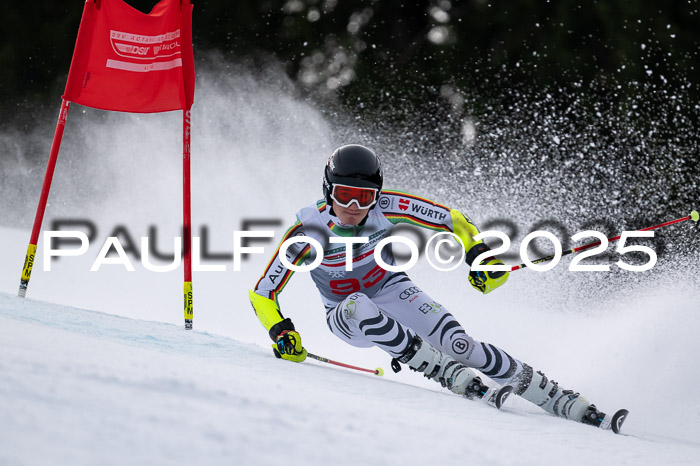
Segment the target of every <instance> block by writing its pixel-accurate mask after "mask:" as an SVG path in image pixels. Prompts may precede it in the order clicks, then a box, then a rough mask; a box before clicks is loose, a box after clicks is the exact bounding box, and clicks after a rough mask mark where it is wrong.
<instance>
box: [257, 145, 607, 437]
mask: <svg viewBox="0 0 700 466" xmlns="http://www.w3.org/2000/svg"><path fill="white" fill-rule="evenodd" d="M382 185H383V174H382V168H381V165H380V161H379V159H378V158H377V156H376V155H375V153H374V152H373V151H372V150H370V149H368V148H366V147H364V146H361V145H345V146H342V147H340V148H338V149H336V150H335V151H334V152H333V154H332V155H331V156H330V158H329V159H328V162H327V163H326V167H325V172H324V176H323V193H324V198H325V199H323V200H320V201H318V202H316V203H314V204H313V205H311V206H309V207H306V208H303V209H301V210H300V211H299V213H298V214H297V222H296V223H295V224H294V225H293V226H292V227H291V228H290V229H289V230H287V232H286V233H285V235H284V237H283V238H282V242H284V241H285V240H287V239H288V238H292V237H298V236H303V237H308V238H313V239H315V240H317V241H318V242H319V243H320V244H321V245H322V246H323V260H322V262H321V263H320V265H318V266H317V267H316V268H314V269H312V270H311V272H310V274H311V277H312V279H313V281H314V283H315V284H316V287H317V288H318V290H319V292H320V294H321V299H322V301H323V304H324V306H325V308H326V321H327V323H328V327H329V328H330V330H331V332H333V333H334V334H335V335H336V336H337V337H338V338H340V339H341V340H343V341H345V342H347V343H349V344H350V345H353V346H356V347H370V346H377V347H379V348H381V349H382V350H384V351H386V352H387V353H389V355H391V357H392V358H393V360H392V368H394V370H398V369H400V364H399V363H401V364H405V365H407V366H408V367H409V368H410V369H412V370H414V371H417V372H422V373H423V374H424V375H425V376H426V377H428V378H429V379H431V380H434V381H436V382H439V383H440V384H442V386H443V387H446V388H448V389H449V390H451V391H452V392H454V393H457V394H460V395H464V396H466V397H467V398H470V399H475V398H477V399H478V398H482V397H484V394H485V393H487V392H488V393H489V394H493V393H494V390H495V389H493V388H492V389H491V390H489V387H488V386H486V385H485V384H484V382H483V381H482V379H481V377H480V376H479V375H478V374H477V372H475V370H474V369H477V370H479V371H480V372H481V373H482V374H483V375H485V376H488V377H489V378H491V379H492V380H493V381H494V382H496V383H497V384H499V385H510V386H513V387H514V393H516V394H517V395H520V396H521V397H523V398H525V399H526V400H529V401H531V402H532V403H534V404H536V405H538V406H540V407H542V408H543V409H544V410H546V411H547V412H549V413H550V414H553V415H556V416H560V417H563V418H567V419H572V420H575V421H580V422H584V423H587V424H591V425H594V426H600V425H601V423H602V421H603V420H604V418H605V414H604V413H601V412H599V411H598V410H597V409H596V407H595V405H593V404H590V403H589V402H588V401H587V400H586V399H585V398H583V397H582V396H580V395H579V394H578V393H574V392H573V391H571V390H564V389H562V388H561V387H559V386H558V385H557V383H556V382H554V381H553V380H550V379H548V378H547V377H546V376H545V375H544V374H543V373H542V372H539V371H534V370H533V369H532V367H530V366H529V365H527V364H524V363H523V362H521V361H519V360H518V359H515V358H514V357H512V356H511V355H509V354H508V353H506V352H505V351H504V350H502V349H501V348H499V347H497V346H495V345H492V344H488V343H484V342H480V341H477V340H475V339H474V338H472V337H471V336H469V335H468V334H467V333H466V332H465V330H464V329H463V328H462V326H461V325H460V324H459V322H458V321H457V319H455V317H454V316H453V315H452V314H450V313H449V312H448V311H447V309H445V307H444V306H442V305H440V304H439V303H438V302H436V301H434V300H433V299H432V298H431V297H430V296H428V295H427V294H426V293H425V292H424V291H423V290H422V289H421V288H419V287H418V286H416V284H414V283H413V282H412V281H411V279H410V278H409V277H408V275H406V273H404V272H391V271H387V270H385V269H384V268H382V267H380V266H379V264H377V262H376V261H375V258H374V254H373V253H374V249H375V246H376V245H377V244H378V243H379V242H380V241H381V240H382V239H384V238H386V237H388V236H390V235H391V231H392V228H393V227H394V225H396V224H397V223H409V224H413V225H418V226H420V227H423V228H428V229H431V230H437V231H446V232H452V233H454V234H455V235H456V236H457V237H459V238H460V239H461V240H462V243H463V244H464V248H465V252H466V262H467V264H472V263H473V261H474V259H475V258H476V257H477V256H479V255H480V254H482V253H484V252H487V251H489V247H488V246H487V245H486V244H484V243H483V242H481V241H475V240H474V239H473V237H474V236H475V235H477V234H478V233H479V230H478V229H477V227H476V226H475V225H474V223H473V222H472V221H471V220H470V219H469V217H468V216H466V215H464V214H462V213H461V212H459V211H457V210H454V209H450V208H448V207H445V206H443V205H441V204H437V203H435V202H433V201H430V200H428V199H424V198H422V197H418V196H414V195H411V194H407V193H404V192H400V191H389V190H382V187H383V186H382ZM349 236H352V237H358V236H361V237H366V238H367V239H368V240H367V242H364V243H357V244H353V245H352V250H351V251H347V253H348V254H350V255H351V257H352V271H346V270H345V265H346V255H345V254H346V248H345V245H344V244H342V243H338V244H335V243H331V242H329V238H333V237H349ZM381 258H382V259H383V261H384V262H385V263H386V264H389V265H395V264H396V262H395V260H394V257H393V255H392V252H391V247H390V246H387V247H384V248H383V250H382V251H381ZM286 259H287V260H288V263H291V264H294V265H299V264H302V263H305V264H308V263H311V262H313V261H314V259H316V254H315V250H314V248H312V247H311V245H310V244H308V243H304V242H300V243H293V244H292V245H291V246H290V247H289V248H288V249H287V252H286ZM481 264H487V265H498V264H503V262H501V261H500V260H499V259H496V258H494V257H489V258H487V259H485V260H482V261H481ZM292 274H293V271H292V270H291V269H289V268H287V267H285V266H284V264H283V263H282V262H281V260H280V257H279V248H278V249H277V251H275V254H274V256H273V257H272V260H271V261H270V263H269V264H268V266H267V268H266V269H265V273H264V274H263V275H262V277H261V278H260V280H259V281H258V282H257V284H256V285H255V289H254V290H250V291H249V297H250V301H251V304H252V305H253V308H254V310H255V313H256V315H257V316H258V318H259V319H260V322H261V323H262V324H263V326H264V327H265V329H266V330H268V332H269V335H270V338H271V339H272V341H273V342H274V344H273V345H272V348H273V351H274V354H275V356H276V357H278V358H282V359H286V360H289V361H295V362H301V361H304V360H305V359H306V355H307V351H306V349H305V348H304V347H303V345H302V342H301V336H300V334H299V332H297V330H296V329H295V327H294V324H293V323H292V321H291V319H290V318H289V317H287V318H285V317H284V316H283V315H282V313H281V312H280V308H279V305H278V300H277V298H278V295H279V293H280V292H282V290H283V289H284V287H285V286H286V285H287V283H288V282H289V279H290V277H291V276H292ZM507 280H508V272H481V271H479V272H477V271H473V270H472V271H471V272H470V273H469V282H470V283H471V285H472V286H473V287H474V288H475V289H477V290H478V291H480V292H482V293H484V294H487V293H490V292H491V291H493V290H495V289H496V288H498V287H500V286H503V284H505V283H506V281H507ZM488 396H489V395H487V397H488Z"/></svg>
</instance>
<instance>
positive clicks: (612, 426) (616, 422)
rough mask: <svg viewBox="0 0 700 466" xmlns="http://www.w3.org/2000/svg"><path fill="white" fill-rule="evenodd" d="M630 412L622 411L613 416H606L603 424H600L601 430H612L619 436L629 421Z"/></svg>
mask: <svg viewBox="0 0 700 466" xmlns="http://www.w3.org/2000/svg"><path fill="white" fill-rule="evenodd" d="M628 414H629V411H627V410H626V409H620V410H618V411H617V412H615V414H613V415H612V416H610V415H607V414H606V415H605V417H604V418H603V422H601V423H600V428H601V429H605V430H612V431H613V432H614V433H616V434H619V433H620V429H622V424H623V423H624V422H625V420H626V419H627V415H628Z"/></svg>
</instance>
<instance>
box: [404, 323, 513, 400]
mask: <svg viewBox="0 0 700 466" xmlns="http://www.w3.org/2000/svg"><path fill="white" fill-rule="evenodd" d="M399 363H403V364H406V365H408V367H409V368H410V369H411V370H413V371H416V372H423V375H424V376H425V377H427V378H428V379H430V380H434V381H435V382H438V383H439V384H440V385H442V386H443V387H445V388H447V389H448V390H450V391H452V392H453V393H456V394H458V395H462V396H465V397H467V398H469V399H470V400H473V399H482V398H484V397H486V400H485V401H487V402H488V400H489V398H491V396H492V394H493V393H494V392H495V391H496V390H494V389H490V388H489V387H488V386H487V385H485V384H484V383H483V382H482V381H481V378H479V376H478V375H477V374H476V373H475V372H474V371H473V370H472V369H470V368H468V367H467V366H465V365H463V364H461V363H459V362H457V361H455V360H454V358H452V357H451V356H448V355H446V354H444V353H443V352H442V351H440V350H438V349H437V348H435V347H434V346H433V345H431V344H430V343H428V342H427V341H423V340H422V339H421V338H420V337H419V336H418V335H416V336H414V337H413V342H412V343H411V346H410V347H409V348H408V350H407V351H406V352H405V353H404V354H403V355H402V356H401V357H399V358H395V359H393V360H392V361H391V368H392V369H393V370H394V372H398V371H400V370H401V366H400V365H399ZM489 391H491V393H489ZM487 394H488V396H487ZM494 403H495V400H494ZM499 407H500V406H499Z"/></svg>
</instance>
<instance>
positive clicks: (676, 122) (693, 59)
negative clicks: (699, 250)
mask: <svg viewBox="0 0 700 466" xmlns="http://www.w3.org/2000/svg"><path fill="white" fill-rule="evenodd" d="M128 3H129V4H131V5H132V6H134V7H135V8H137V9H140V10H141V11H144V12H148V11H150V10H151V8H152V7H153V6H154V5H155V3H156V2H155V1H153V0H129V1H128ZM192 3H193V4H194V12H193V23H194V24H193V33H194V48H195V60H196V65H197V73H198V76H199V77H202V76H203V75H204V74H205V73H207V72H209V71H211V70H212V69H213V70H216V72H218V73H221V72H228V71H227V70H232V71H231V72H232V73H235V72H236V71H235V70H242V69H243V70H245V71H246V73H248V72H252V73H255V72H256V70H260V73H261V76H263V77H264V76H265V70H269V69H270V68H271V67H272V68H273V69H275V70H279V69H280V68H281V73H286V75H287V76H288V78H289V80H290V81H289V82H291V83H292V84H291V85H292V87H293V88H294V89H292V91H291V92H293V93H294V94H295V95H298V96H299V97H300V98H302V99H306V100H309V101H311V102H313V103H314V104H315V105H314V108H317V109H318V110H319V111H321V112H324V113H325V114H326V116H327V117H329V118H328V120H329V121H333V123H334V124H333V127H332V130H333V131H334V132H335V133H336V134H334V135H333V138H334V140H337V141H346V140H353V141H358V140H359V142H361V143H366V144H369V145H371V146H372V147H375V148H377V149H378V150H380V152H381V153H382V154H387V158H385V159H384V160H385V161H386V162H387V166H389V167H400V166H401V164H402V163H403V162H402V160H403V159H401V157H402V156H403V155H402V154H409V155H410V164H411V167H412V169H413V172H415V173H417V174H419V175H420V173H423V172H424V171H425V170H426V166H425V165H426V164H429V166H430V170H431V171H433V172H436V171H439V170H444V171H446V172H450V173H451V174H452V177H451V179H452V180H457V182H458V183H456V184H457V185H458V186H459V185H463V186H476V185H478V186H479V188H480V190H479V192H478V200H479V202H480V203H486V204H488V203H492V202H494V203H495V202H498V203H499V206H500V207H501V208H505V209H510V212H511V213H510V214H509V215H516V214H517V213H518V212H521V211H522V209H521V207H520V206H521V205H522V200H523V199H531V198H532V197H533V196H536V197H537V198H539V199H538V202H537V203H535V204H534V206H533V207H532V208H531V209H530V211H528V215H529V216H530V217H532V216H535V217H539V218H547V216H552V217H553V218H555V217H557V216H558V217H560V218H565V217H568V216H570V215H571V214H570V211H571V206H578V207H580V208H581V210H582V211H587V212H594V213H595V215H597V216H598V217H597V218H604V219H608V218H616V219H617V218H622V217H624V218H627V219H629V221H630V224H647V223H648V224H652V222H656V223H658V222H657V220H659V219H665V218H667V217H669V216H673V217H678V216H680V214H683V215H686V210H688V209H689V208H690V207H692V206H694V205H696V204H697V201H698V198H700V181H699V180H700V149H699V147H700V144H698V142H699V140H700V138H699V137H698V134H699V133H700V125H699V122H700V118H699V116H700V105H699V102H700V79H699V78H700V60H698V45H700V41H699V40H698V39H699V37H700V14H699V13H698V2H697V1H696V0H671V1H650V0H617V1H596V0H587V1H584V0H557V1H547V0H519V1H506V0H490V1H489V0H462V1H455V0H452V1H450V0H430V1H427V0H424V1H408V0H382V1H370V0H365V1H349V0H262V1H236V2H231V1H214V0H193V2H192ZM82 9H83V1H82V0H69V1H55V0H36V1H33V2H9V3H7V4H6V5H4V6H3V14H2V16H1V17H0V31H1V32H0V34H2V35H1V36H0V40H1V42H0V116H3V117H4V118H2V121H3V125H4V129H5V130H6V131H7V129H8V128H13V130H14V131H20V132H22V131H25V132H27V133H29V132H30V131H31V130H32V128H33V127H34V126H35V125H36V124H37V122H38V121H42V122H45V121H51V120H53V118H55V117H54V116H51V118H48V116H47V115H55V112H56V109H57V108H58V106H59V102H60V95H61V93H62V92H63V89H64V87H65V82H66V77H67V74H68V69H69V66H70V61H71V56H72V52H73V46H74V43H75V38H76V35H77V31H78V26H79V23H80V17H81V14H82ZM222 70H223V71H222ZM201 90H202V89H200V90H199V91H200V92H201ZM287 91H289V90H288V89H287V90H285V92H287ZM196 105H197V96H196V95H195V107H196ZM355 121H361V125H362V127H363V128H361V130H362V131H363V132H362V135H363V136H362V137H361V138H359V139H358V138H357V137H356V136H357V134H358V132H357V127H358V126H357V125H355V124H354V122H355ZM346 123H347V124H346ZM470 125H473V130H474V133H475V134H476V135H477V136H478V144H474V142H473V141H471V142H470V141H468V140H467V139H468V138H465V134H466V133H468V131H467V130H469V128H470ZM345 128H349V129H347V134H344V133H343V131H346V130H345ZM45 139H46V141H48V138H45ZM16 140H17V138H16V137H12V138H10V139H9V141H10V142H12V141H16ZM47 143H48V142H47ZM12 144H14V143H12ZM12 144H10V145H9V146H7V147H10V149H7V150H5V149H3V152H7V151H8V150H15V149H12V147H14V146H13V145H12ZM25 146H27V147H28V148H27V149H26V150H25V149H23V151H21V153H18V155H16V158H34V159H36V161H37V163H38V161H40V160H43V159H44V157H45V154H46V152H47V150H46V149H45V148H43V146H42V147H38V148H36V149H35V148H32V147H29V146H28V143H27V144H25ZM3 147H4V146H3ZM327 149H329V148H327ZM10 155H11V154H10ZM406 160H408V159H406ZM0 168H1V166H0ZM416 178H418V179H419V180H422V178H424V177H422V176H417V177H416ZM403 181H405V180H403ZM422 182H425V183H426V186H423V187H422V188H424V189H425V191H426V192H432V191H434V189H435V186H433V185H429V181H426V180H423V181H422ZM447 194H450V193H447ZM452 194H453V195H454V193H452ZM444 197H446V198H448V197H447V196H444ZM448 199H449V198H448ZM582 199H586V200H587V204H586V205H585V207H584V206H583V204H581V200H582ZM560 206H561V207H560ZM621 206H624V207H625V210H622V207H621ZM537 209H539V210H537ZM640 219H641V220H640ZM642 220H643V221H642Z"/></svg>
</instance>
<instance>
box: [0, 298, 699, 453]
mask: <svg viewBox="0 0 700 466" xmlns="http://www.w3.org/2000/svg"><path fill="white" fill-rule="evenodd" d="M0 340H1V341H2V348H3V357H2V359H0V369H1V372H2V374H3V376H2V378H1V379H0V394H1V395H2V397H3V399H4V400H5V402H4V403H3V404H2V405H0V406H1V407H0V413H1V415H2V417H1V418H2V424H1V426H2V427H1V428H0V429H1V434H2V435H1V436H0V438H1V439H2V440H1V442H2V444H3V447H2V450H0V464H7V465H38V464H56V465H64V464H65V465H82V464H85V465H88V464H101V465H111V464H114V465H122V464H236V465H239V464H240V465H248V464H251V465H252V464H279V462H280V461H284V462H291V461H294V462H296V464H376V465H386V464H407V463H410V464H458V463H459V464H463V463H465V462H469V463H470V464H637V465H639V464H654V465H658V464H684V463H686V464H693V463H695V461H696V459H697V455H698V454H699V453H700V442H698V441H697V437H696V438H695V439H683V438H682V437H680V436H679V435H678V434H677V433H676V434H672V433H670V432H668V431H667V430H666V429H665V428H664V424H666V423H668V424H672V419H669V417H670V416H674V415H682V414H683V412H684V411H685V409H683V408H682V405H683V403H684V401H683V400H682V399H676V400H673V401H671V402H670V405H671V406H674V407H678V408H679V409H678V410H677V412H675V413H674V412H666V411H662V412H654V415H653V416H645V415H643V411H644V410H645V407H646V409H647V410H653V409H654V408H655V407H658V406H659V400H657V399H654V398H650V399H649V400H648V401H647V402H644V401H643V400H641V399H640V396H641V395H642V394H643V392H644V391H642V393H635V394H633V395H632V396H627V394H625V395H626V396H625V398H626V400H625V401H626V406H629V407H630V408H632V410H633V413H634V414H633V415H631V416H630V419H629V424H628V425H627V426H626V427H627V428H626V429H625V430H626V432H627V433H628V435H627V436H617V435H614V434H612V433H611V432H609V431H601V430H598V429H593V428H590V427H587V426H584V425H581V424H577V423H573V422H570V421H565V420H560V419H556V418H553V417H550V416H548V415H546V414H543V413H540V412H537V411H536V409H532V408H530V407H529V406H528V405H527V403H526V402H523V401H522V400H514V401H510V402H507V405H506V407H504V409H503V412H498V411H496V410H495V409H493V408H491V407H488V406H486V405H483V404H481V403H477V402H470V401H468V400H464V399H461V398H460V397H458V396H456V395H452V394H450V393H437V392H434V391H431V390H426V389H424V388H419V387H415V386H410V385H406V384H403V383H399V382H396V381H392V380H386V379H381V378H378V377H375V376H372V375H362V374H360V375H358V374H355V373H351V372H348V371H345V370H342V369H336V368H331V367H329V366H326V365H322V364H321V363H315V362H307V363H304V364H293V363H288V362H284V361H278V360H276V359H274V357H272V356H271V354H270V352H269V351H267V349H263V348H260V347H258V346H256V345H251V344H244V343H240V342H237V341H235V340H233V339H230V338H227V337H223V336H217V335H212V334H209V333H206V332H201V331H196V330H195V331H191V332H186V331H184V330H183V329H182V328H181V326H176V325H172V324H165V323H157V322H149V321H143V320H135V319H129V318H124V317H119V316H114V315H110V314H104V313H99V312H94V311H87V310H82V309H77V308H71V307H66V306H60V305H55V304H50V303H45V302H40V301H34V300H31V299H26V300H23V299H21V298H17V297H14V296H10V295H8V294H6V293H2V294H0ZM515 401H519V402H518V403H515ZM635 411H636V412H635ZM698 414H699V413H698V411H697V403H695V412H694V413H693V414H690V413H687V414H686V416H687V417H688V418H694V419H695V421H697V416H698ZM635 417H636V418H637V419H635ZM647 418H651V419H649V420H648V422H645V423H640V422H636V421H637V420H640V421H641V420H645V419H647ZM655 420H659V421H660V422H659V423H658V424H656V423H655V422H654V421H655ZM678 420H679V421H680V420H681V419H678ZM689 420H691V419H689ZM640 424H641V425H640ZM697 432H698V430H697V426H695V431H694V432H686V434H688V435H689V436H691V437H692V436H693V435H691V434H697ZM695 464H696V463H695Z"/></svg>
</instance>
